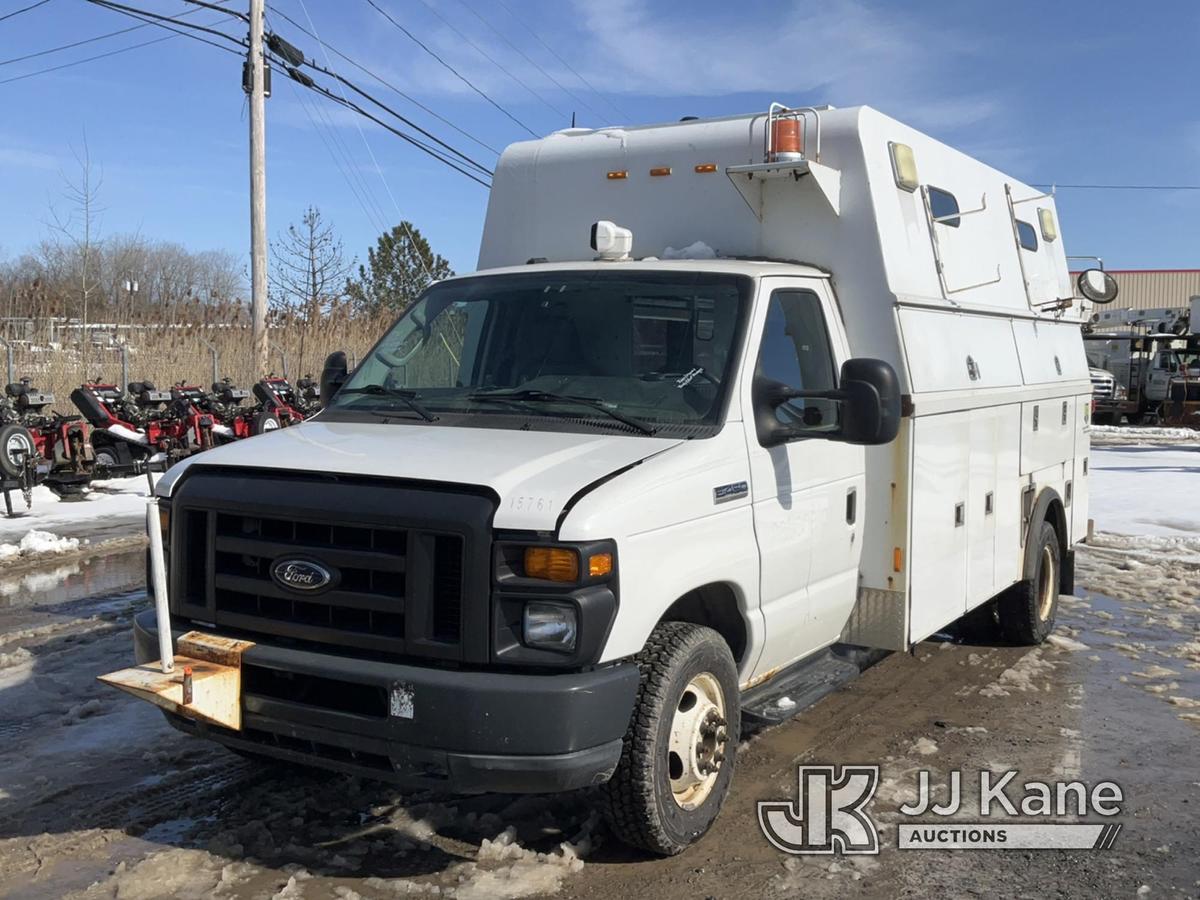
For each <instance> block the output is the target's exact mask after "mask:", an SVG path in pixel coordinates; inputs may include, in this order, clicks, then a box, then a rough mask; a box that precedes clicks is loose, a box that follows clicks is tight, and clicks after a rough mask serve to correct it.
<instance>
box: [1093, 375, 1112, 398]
mask: <svg viewBox="0 0 1200 900" xmlns="http://www.w3.org/2000/svg"><path fill="white" fill-rule="evenodd" d="M1113 385H1114V380H1113V378H1112V377H1111V376H1110V377H1108V378H1105V377H1103V376H1100V375H1093V376H1092V396H1093V397H1097V398H1099V399H1102V400H1111V399H1112V396H1113Z"/></svg>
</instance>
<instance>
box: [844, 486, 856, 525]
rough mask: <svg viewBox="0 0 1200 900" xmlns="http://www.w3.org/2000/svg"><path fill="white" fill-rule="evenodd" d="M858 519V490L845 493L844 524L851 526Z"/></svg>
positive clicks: (851, 489) (852, 489)
mask: <svg viewBox="0 0 1200 900" xmlns="http://www.w3.org/2000/svg"><path fill="white" fill-rule="evenodd" d="M857 518H858V488H850V490H848V491H846V524H847V525H853V524H854V522H855V520H856V519H857Z"/></svg>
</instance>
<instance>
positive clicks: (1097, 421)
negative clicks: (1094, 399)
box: [1092, 412, 1116, 425]
mask: <svg viewBox="0 0 1200 900" xmlns="http://www.w3.org/2000/svg"><path fill="white" fill-rule="evenodd" d="M1092 424H1093V425H1115V424H1116V423H1115V422H1114V421H1113V414H1112V413H1106V412H1098V413H1092Z"/></svg>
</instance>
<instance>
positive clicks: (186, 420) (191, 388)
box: [163, 381, 224, 455]
mask: <svg viewBox="0 0 1200 900" xmlns="http://www.w3.org/2000/svg"><path fill="white" fill-rule="evenodd" d="M206 397H207V395H206V394H205V393H204V388H202V387H200V385H198V384H187V383H185V382H182V381H180V382H179V383H177V384H176V385H175V386H174V387H172V388H171V405H170V406H169V407H167V417H166V421H165V422H164V424H163V427H164V429H166V430H167V431H168V432H169V433H170V434H171V436H172V437H174V438H175V441H176V446H177V448H178V451H179V453H180V454H182V455H187V454H190V453H199V452H200V451H201V450H208V449H209V448H211V447H212V446H214V444H215V443H216V440H217V437H216V429H217V427H218V422H217V418H216V416H214V415H213V414H212V413H211V412H209V411H208V410H206V409H205V408H204V401H205V399H206ZM221 427H222V429H223V428H224V426H221Z"/></svg>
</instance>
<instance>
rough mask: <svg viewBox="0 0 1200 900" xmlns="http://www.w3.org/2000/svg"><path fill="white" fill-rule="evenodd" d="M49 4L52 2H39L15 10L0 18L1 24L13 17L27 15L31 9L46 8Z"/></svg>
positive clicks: (48, 0)
mask: <svg viewBox="0 0 1200 900" xmlns="http://www.w3.org/2000/svg"><path fill="white" fill-rule="evenodd" d="M49 2H50V0H38V2H37V3H31V4H29V6H26V7H23V8H22V9H14V10H13V11H12V12H10V13H5V14H4V15H2V16H0V22H3V21H4V20H5V19H11V18H12V17H13V16H19V15H20V14H21V13H27V12H29V11H30V10H31V9H37V8H38V7H39V6H45V5H46V4H47V3H49Z"/></svg>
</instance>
